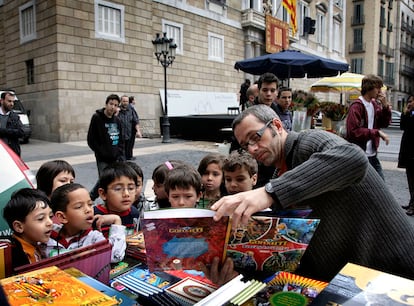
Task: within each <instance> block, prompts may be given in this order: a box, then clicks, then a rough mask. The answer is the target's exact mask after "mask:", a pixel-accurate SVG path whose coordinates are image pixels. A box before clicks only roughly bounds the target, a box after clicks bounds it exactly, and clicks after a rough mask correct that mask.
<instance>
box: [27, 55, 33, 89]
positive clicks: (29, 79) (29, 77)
mask: <svg viewBox="0 0 414 306" xmlns="http://www.w3.org/2000/svg"><path fill="white" fill-rule="evenodd" d="M26 79H27V85H30V84H34V61H33V59H29V60H27V61H26Z"/></svg>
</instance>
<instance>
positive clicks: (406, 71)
mask: <svg viewBox="0 0 414 306" xmlns="http://www.w3.org/2000/svg"><path fill="white" fill-rule="evenodd" d="M400 73H401V74H403V75H406V76H410V77H412V76H413V75H414V68H413V67H411V66H408V65H401V66H400Z"/></svg>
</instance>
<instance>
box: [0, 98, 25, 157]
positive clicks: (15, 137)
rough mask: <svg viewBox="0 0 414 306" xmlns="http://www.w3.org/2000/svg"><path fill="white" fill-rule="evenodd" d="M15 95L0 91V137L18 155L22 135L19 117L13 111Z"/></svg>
mask: <svg viewBox="0 0 414 306" xmlns="http://www.w3.org/2000/svg"><path fill="white" fill-rule="evenodd" d="M15 98H16V95H15V94H14V93H13V92H11V91H5V92H2V93H1V101H0V104H1V105H0V139H2V140H3V141H4V142H5V143H6V144H7V145H8V146H9V147H10V148H11V149H12V150H13V151H14V152H15V153H16V154H17V155H19V156H20V154H21V149H20V141H19V138H21V137H23V136H24V130H23V124H22V122H21V121H20V117H19V115H18V114H16V113H15V112H14V111H13V106H14V99H15Z"/></svg>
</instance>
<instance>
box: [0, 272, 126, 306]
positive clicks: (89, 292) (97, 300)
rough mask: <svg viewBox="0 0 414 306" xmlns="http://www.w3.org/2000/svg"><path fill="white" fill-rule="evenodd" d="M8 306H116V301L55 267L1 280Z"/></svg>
mask: <svg viewBox="0 0 414 306" xmlns="http://www.w3.org/2000/svg"><path fill="white" fill-rule="evenodd" d="M0 284H1V285H2V286H3V289H4V292H5V294H6V296H7V299H8V301H9V303H10V305H12V306H13V305H67V306H72V305H73V306H74V305H77V306H79V305H84V306H86V305H99V306H106V305H109V306H110V305H117V304H118V301H117V300H116V299H114V298H112V297H109V296H107V295H106V294H104V293H102V292H100V291H98V290H96V289H95V288H93V287H91V286H89V285H87V284H85V283H84V282H82V281H80V280H78V279H77V278H75V277H73V276H71V275H70V274H68V273H66V272H65V271H63V270H61V269H59V268H58V267H56V266H51V267H47V268H43V269H39V270H35V271H31V272H27V273H22V274H18V275H15V276H12V277H8V278H4V279H2V280H0Z"/></svg>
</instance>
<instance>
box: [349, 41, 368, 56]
mask: <svg viewBox="0 0 414 306" xmlns="http://www.w3.org/2000/svg"><path fill="white" fill-rule="evenodd" d="M348 52H349V53H362V52H365V43H362V42H361V43H356V44H355V43H354V44H350V45H349V51H348Z"/></svg>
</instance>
